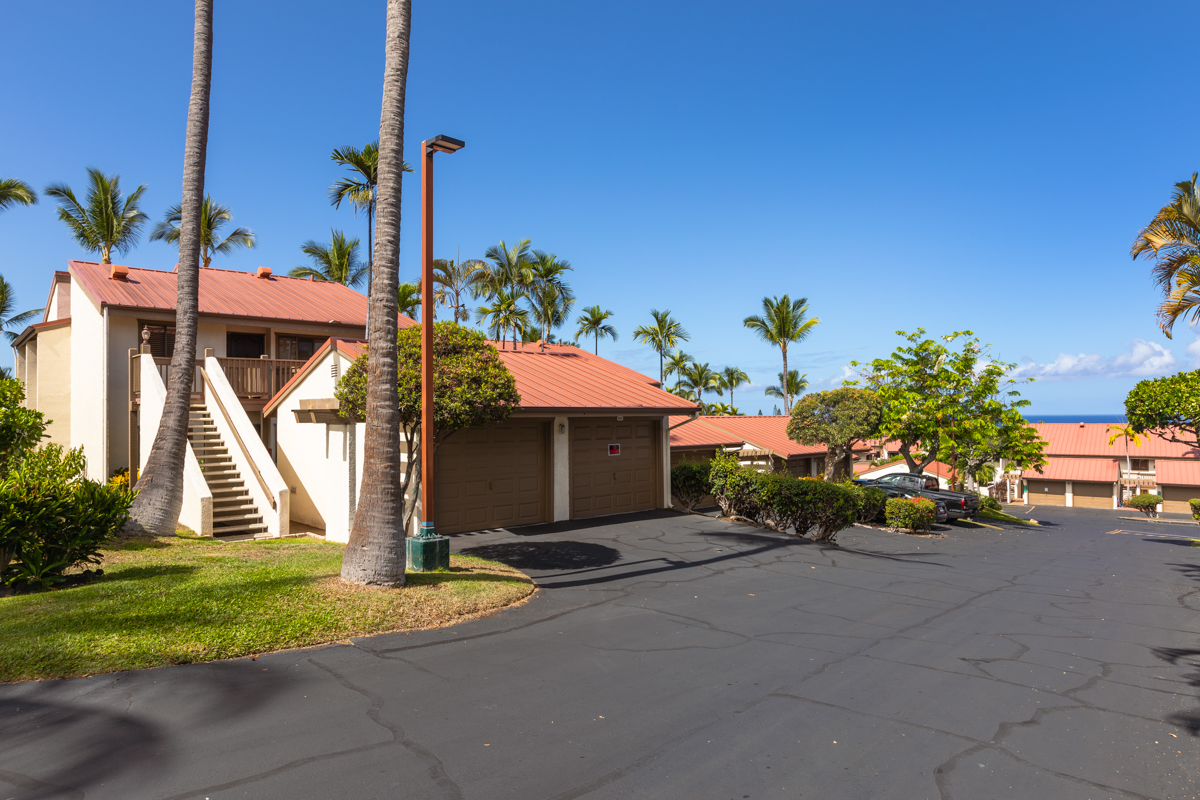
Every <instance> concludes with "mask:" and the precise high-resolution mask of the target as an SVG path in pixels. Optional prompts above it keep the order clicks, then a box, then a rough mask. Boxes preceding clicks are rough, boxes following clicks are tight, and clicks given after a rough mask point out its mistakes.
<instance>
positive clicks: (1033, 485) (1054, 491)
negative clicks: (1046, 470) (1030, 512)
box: [1028, 481, 1067, 506]
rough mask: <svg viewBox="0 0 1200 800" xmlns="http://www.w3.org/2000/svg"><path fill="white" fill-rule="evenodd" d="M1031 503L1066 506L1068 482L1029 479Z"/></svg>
mask: <svg viewBox="0 0 1200 800" xmlns="http://www.w3.org/2000/svg"><path fill="white" fill-rule="evenodd" d="M1028 485H1029V505H1031V506H1065V505H1066V504H1067V484H1066V482H1065V481H1029V482H1028Z"/></svg>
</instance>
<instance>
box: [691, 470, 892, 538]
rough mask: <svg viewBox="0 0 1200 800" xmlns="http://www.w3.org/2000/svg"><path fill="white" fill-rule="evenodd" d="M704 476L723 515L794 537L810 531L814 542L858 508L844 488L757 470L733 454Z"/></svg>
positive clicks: (844, 522) (842, 526)
mask: <svg viewBox="0 0 1200 800" xmlns="http://www.w3.org/2000/svg"><path fill="white" fill-rule="evenodd" d="M709 474H710V477H711V480H712V493H713V497H715V498H716V500H717V503H718V505H720V506H721V512H722V513H723V514H724V515H725V516H735V515H736V516H740V517H745V518H747V519H750V520H752V521H754V522H757V523H760V524H762V525H764V526H766V527H768V528H772V529H774V530H777V531H787V530H788V529H789V528H792V529H795V532H796V534H797V535H799V536H804V535H806V534H808V533H809V532H810V531H811V532H813V533H814V534H815V535H814V536H813V538H814V539H815V540H816V541H824V542H828V541H832V540H833V538H834V537H835V536H836V535H837V533H838V531H841V530H844V529H845V528H848V527H850V526H851V525H853V524H854V522H855V520H856V519H857V518H858V513H859V508H860V507H861V505H860V500H859V499H858V497H857V496H856V494H855V493H854V492H852V491H850V490H849V489H847V488H846V487H844V486H837V485H834V484H831V483H825V482H824V481H815V480H810V479H797V478H793V477H792V476H791V475H786V474H780V473H762V472H757V471H756V470H753V469H750V468H749V467H743V466H741V464H740V463H739V462H738V460H737V458H736V457H734V456H725V455H719V456H717V458H715V459H713V462H712V466H711V469H710V473H709ZM880 493H881V494H882V492H880Z"/></svg>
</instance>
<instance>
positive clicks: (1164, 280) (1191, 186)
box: [1129, 172, 1200, 339]
mask: <svg viewBox="0 0 1200 800" xmlns="http://www.w3.org/2000/svg"><path fill="white" fill-rule="evenodd" d="M1196 179H1197V173H1195V172H1193V173H1192V179H1191V180H1188V181H1179V182H1178V183H1176V184H1175V190H1174V191H1173V192H1172V193H1171V199H1170V201H1169V202H1168V203H1167V204H1166V205H1165V206H1163V207H1162V208H1160V209H1159V210H1158V213H1157V214H1155V215H1154V219H1152V220H1150V224H1149V225H1147V226H1146V227H1144V228H1142V230H1141V231H1139V232H1138V235H1137V238H1136V239H1134V240H1133V244H1132V245H1131V246H1130V248H1129V255H1130V256H1132V257H1133V258H1134V259H1136V258H1138V257H1144V258H1148V259H1149V258H1153V259H1154V271H1153V274H1154V280H1155V282H1156V283H1157V284H1158V285H1159V288H1161V289H1162V291H1163V294H1164V295H1165V296H1166V300H1164V302H1163V305H1162V307H1160V308H1159V312H1158V318H1159V325H1160V326H1161V327H1162V329H1163V333H1165V334H1166V335H1167V338H1168V339H1170V338H1171V327H1172V326H1173V325H1174V324H1175V320H1176V319H1177V318H1178V317H1179V316H1180V315H1181V314H1183V313H1184V311H1183V310H1179V311H1177V312H1176V313H1174V314H1173V315H1172V314H1171V313H1170V312H1171V310H1172V307H1173V306H1174V305H1176V304H1172V303H1171V300H1172V296H1173V295H1175V294H1176V293H1177V289H1178V288H1179V284H1178V282H1177V280H1176V278H1177V274H1178V273H1180V272H1181V271H1183V270H1185V269H1187V268H1189V267H1191V268H1193V270H1194V268H1195V267H1197V265H1200V186H1198V185H1197V183H1196ZM1189 282H1190V283H1195V281H1194V280H1192V281H1189Z"/></svg>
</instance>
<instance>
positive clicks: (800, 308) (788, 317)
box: [742, 294, 821, 414]
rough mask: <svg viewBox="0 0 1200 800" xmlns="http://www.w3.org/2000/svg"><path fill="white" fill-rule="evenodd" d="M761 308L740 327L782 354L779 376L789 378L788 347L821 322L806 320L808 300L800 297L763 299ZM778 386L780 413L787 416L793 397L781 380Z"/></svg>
mask: <svg viewBox="0 0 1200 800" xmlns="http://www.w3.org/2000/svg"><path fill="white" fill-rule="evenodd" d="M762 305H763V313H762V315H761V316H760V315H754V316H749V317H746V319H744V320H743V321H742V324H743V325H745V326H746V327H747V328H749V329H750V330H752V331H754V332H755V333H757V334H758V336H759V338H761V339H762V340H763V341H766V342H770V343H771V344H773V345H775V346H776V347H778V348H779V351H780V352H781V353H782V354H783V373H781V374H787V375H791V372H792V371H791V370H789V369H788V345H789V344H792V343H795V342H802V341H804V340H805V339H807V338H808V335H809V334H810V333H812V329H813V328H815V327H816V326H817V325H818V324H819V323H820V322H821V320H819V319H817V318H816V317H813V318H812V319H808V298H807V297H801V298H800V299H799V300H793V299H792V298H791V297H789V296H788V295H786V294H785V295H784V296H783V297H764V298H763V301H762ZM779 383H780V388H781V389H783V396H782V397H783V413H785V414H790V413H791V410H792V397H793V396H794V395H793V394H792V393H791V392H790V391H788V389H789V387H787V386H784V385H783V383H784V382H783V380H782V379H780V382H779Z"/></svg>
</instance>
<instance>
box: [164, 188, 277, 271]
mask: <svg viewBox="0 0 1200 800" xmlns="http://www.w3.org/2000/svg"><path fill="white" fill-rule="evenodd" d="M182 219H183V210H182V207H181V206H180V204H179V203H176V204H175V205H173V206H171V207H170V208H168V209H167V214H166V216H165V217H164V218H163V221H162V222H160V223H158V224H157V225H155V226H154V230H152V231H151V232H150V241H152V242H157V241H163V242H166V243H167V244H173V245H175V246H176V247H178V246H179V225H180V221H181V220H182ZM231 220H233V211H231V210H230V208H229V206H223V205H221V204H220V203H218V202H216V201H214V200H213V199H212V195H207V194H206V195H204V203H203V204H202V205H201V206H200V266H202V267H209V266H212V257H213V255H214V254H216V253H220V254H221V255H223V256H227V255H229V254H230V253H232V252H233V251H234V250H237V249H238V248H239V247H244V248H247V249H250V248H252V247H254V244H255V237H254V231H252V230H250V229H249V228H242V227H238V228H234V229H233V230H231V231H230V232H229V235H228V236H226V237H225V238H224V239H222V238H221V236H220V233H219V232H220V230H221V228H222V227H224V225H225V223H226V222H230V221H231Z"/></svg>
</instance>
